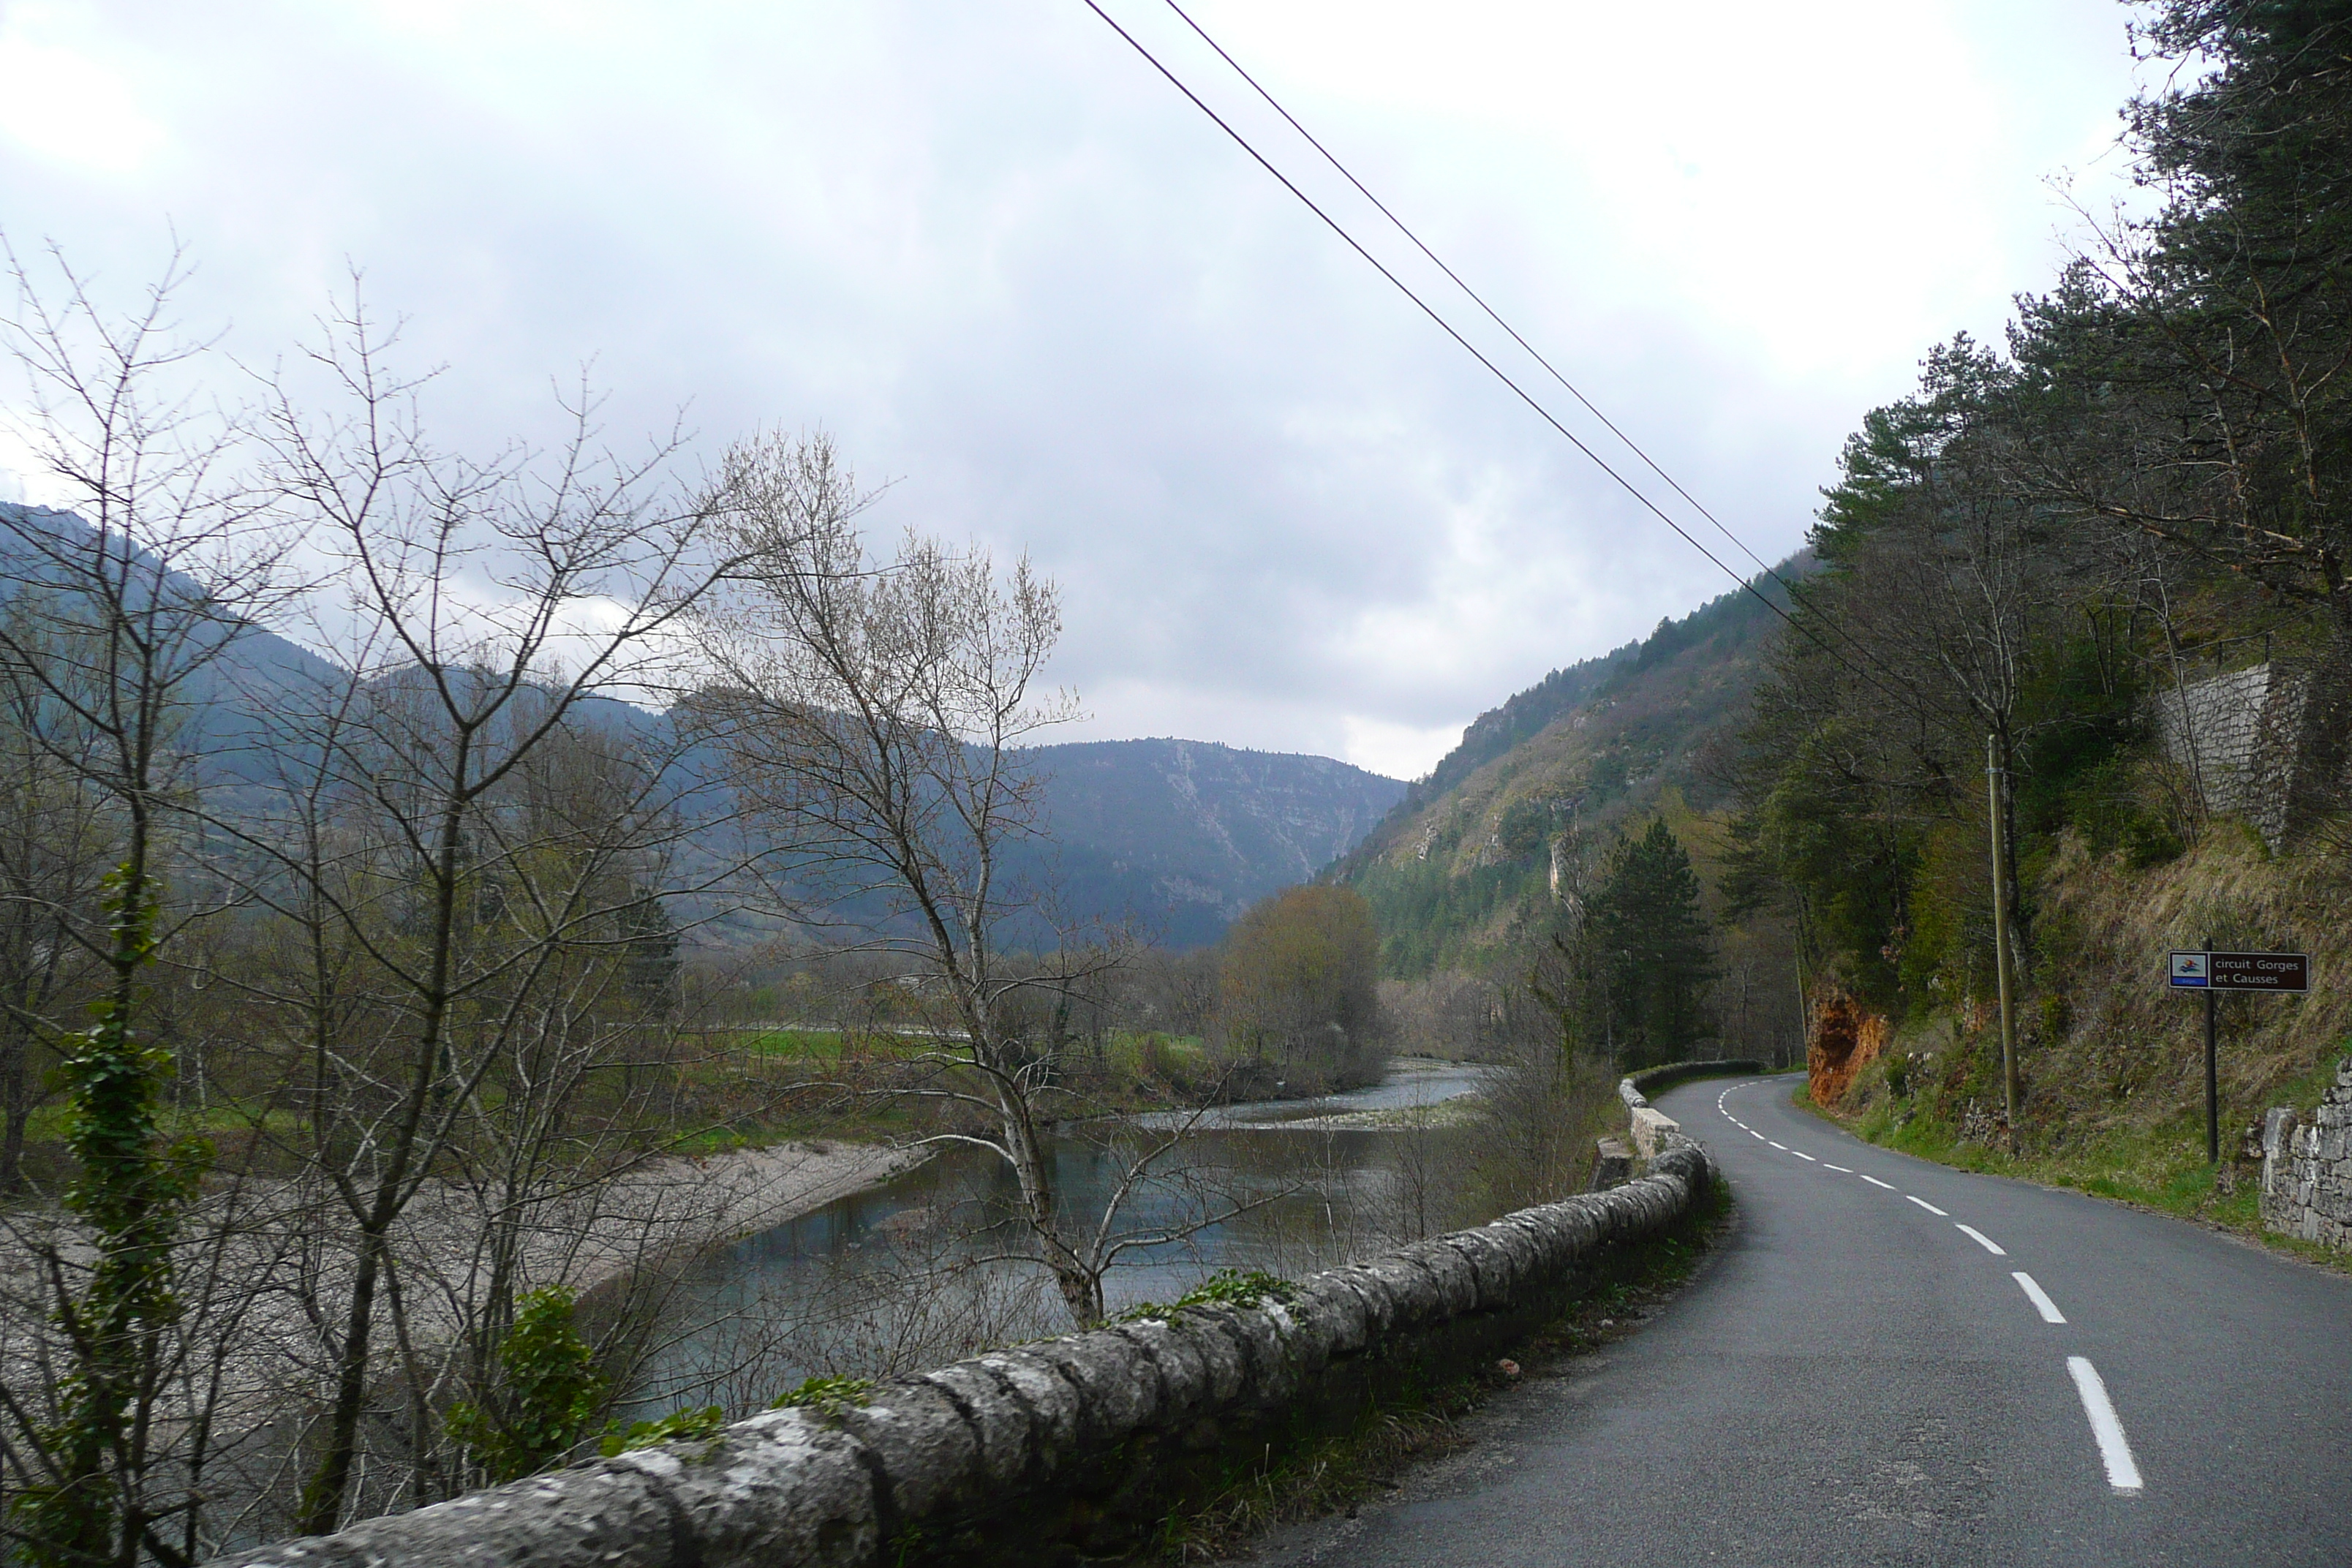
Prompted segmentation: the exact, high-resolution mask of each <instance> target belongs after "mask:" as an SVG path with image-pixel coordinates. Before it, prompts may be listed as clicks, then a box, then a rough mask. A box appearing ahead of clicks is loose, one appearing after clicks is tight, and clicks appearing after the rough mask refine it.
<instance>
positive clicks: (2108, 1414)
mask: <svg viewBox="0 0 2352 1568" xmlns="http://www.w3.org/2000/svg"><path fill="white" fill-rule="evenodd" d="M2066 1370H2067V1371H2068V1372H2069V1373H2073V1374H2074V1392H2075V1393H2076V1394H2081V1395H2082V1396H2083V1414H2084V1415H2087V1416H2089V1417H2090V1419H2091V1436H2094V1437H2095V1438H2097V1439H2098V1442H2099V1458H2100V1461H2101V1462H2102V1463H2104V1464H2105V1466H2106V1468H2107V1485H2109V1486H2111V1487H2113V1488H2115V1489H2116V1490H2117V1491H2119V1492H2124V1493H2126V1494H2131V1495H2137V1493H2138V1491H2139V1489H2140V1479H2139V1466H2138V1464H2137V1462H2135V1461H2134V1460H2133V1458H2132V1451H2131V1443H2130V1441H2129V1440H2128V1439H2126V1437H2125V1436H2124V1424H2123V1423H2122V1422H2121V1421H2119V1420H2117V1419H2116V1407H2115V1405H2113V1404H2112V1403H2110V1402H2109V1400H2108V1399H2107V1385H2106V1384H2105V1383H2103V1382H2101V1381H2100V1380H2099V1369H2098V1368H2097V1367H2095V1366H2093V1365H2092V1364H2091V1363H2090V1361H2089V1359H2088V1358H2087V1357H2084V1356H2078V1355H2070V1356H2068V1357H2067V1358H2066Z"/></svg>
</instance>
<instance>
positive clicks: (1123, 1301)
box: [633, 1061, 1481, 1414]
mask: <svg viewBox="0 0 2352 1568" xmlns="http://www.w3.org/2000/svg"><path fill="white" fill-rule="evenodd" d="M1480 1071H1481V1069H1480V1068H1475V1067H1470V1066H1465V1065H1463V1064H1459V1063H1439V1062H1423V1061H1406V1062H1400V1063H1398V1064H1396V1066H1395V1067H1394V1068H1392V1069H1391V1072H1390V1074H1389V1076H1388V1077H1387V1078H1386V1079H1383V1080H1382V1081H1381V1082H1380V1083H1378V1084H1375V1085H1373V1086H1371V1087H1370V1088H1366V1089H1353V1090H1349V1091H1348V1092H1346V1093H1342V1094H1335V1095H1330V1096H1327V1097H1324V1098H1322V1099H1318V1100H1265V1101H1257V1102H1253V1103H1248V1104H1242V1105H1234V1106H1224V1107H1220V1108H1217V1109H1216V1110H1213V1111H1211V1112H1210V1113H1208V1114H1206V1115H1204V1116H1202V1117H1201V1118H1199V1120H1198V1121H1197V1123H1196V1124H1195V1125H1194V1127H1193V1128H1192V1131H1191V1133H1190V1135H1189V1136H1187V1137H1185V1138H1184V1139H1183V1140H1182V1141H1181V1143H1179V1144H1178V1145H1177V1146H1176V1147H1175V1148H1173V1149H1172V1150H1171V1151H1170V1152H1168V1153H1167V1154H1165V1155H1164V1156H1162V1157H1161V1158H1160V1160H1159V1161H1158V1162H1157V1163H1155V1164H1154V1165H1153V1166H1152V1174H1151V1176H1150V1179H1149V1180H1147V1181H1146V1182H1144V1183H1142V1184H1139V1186H1137V1187H1136V1189H1135V1190H1134V1191H1133V1192H1132V1193H1131V1194H1130V1195H1129V1197H1128V1199H1127V1200H1126V1202H1125V1203H1124V1205H1122V1207H1121V1209H1120V1213H1119V1215H1118V1221H1117V1223H1116V1226H1115V1233H1116V1234H1117V1235H1118V1236H1120V1237H1126V1238H1129V1239H1130V1240H1132V1241H1134V1242H1135V1243H1137V1244H1136V1245H1132V1246H1130V1247H1128V1249H1127V1250H1125V1251H1124V1252H1122V1253H1121V1254H1120V1256H1119V1257H1118V1259H1117V1261H1116V1262H1115V1263H1114V1265H1113V1267H1112V1268H1111V1269H1110V1270H1109V1272H1108V1274H1107V1275H1106V1276H1105V1279H1104V1290H1105V1295H1106V1298H1107V1300H1108V1305H1109V1308H1110V1310H1112V1311H1113V1312H1117V1311H1119V1310H1123V1309H1124V1308H1126V1307H1129V1306H1130V1305H1133V1304H1134V1303H1136V1302H1139V1301H1142V1300H1169V1299H1171V1298H1173V1297H1175V1296H1178V1295H1181V1294H1182V1293H1183V1292H1184V1291H1185V1290H1188V1289H1191V1288H1192V1286H1194V1285H1196V1284H1198V1283H1199V1282H1200V1281H1201V1279H1202V1278H1204V1277H1205V1276H1206V1275H1207V1274H1209V1273H1210V1272H1211V1271H1212V1270H1214V1269H1218V1268H1263V1269H1265V1270H1267V1271H1268V1272H1270V1273H1276V1274H1283V1275H1297V1274H1300V1273H1305V1272H1309V1271H1311V1270H1313V1269H1315V1268H1323V1267H1328V1266H1329V1265H1331V1264H1333V1263H1336V1262H1339V1261H1344V1260H1346V1259H1347V1258H1354V1257H1360V1256H1363V1255H1365V1254H1366V1253H1368V1252H1373V1251H1378V1250H1380V1249H1381V1248H1383V1247H1388V1246H1391V1245H1394V1244H1395V1243H1396V1242H1397V1241H1399V1240H1402V1239H1411V1238H1413V1237H1418V1236H1422V1235H1428V1234H1433V1233H1434V1232H1435V1231H1437V1230H1441V1229H1444V1228H1445V1225H1446V1222H1447V1220H1448V1219H1449V1218H1450V1217H1451V1216H1450V1215H1447V1214H1445V1213H1444V1212H1441V1210H1440V1207H1439V1205H1438V1197H1439V1194H1441V1193H1442V1192H1443V1191H1444V1190H1446V1189H1447V1188H1448V1187H1450V1184H1449V1183H1446V1182H1444V1180H1443V1173H1444V1169H1445V1168H1446V1167H1447V1166H1448V1164H1449V1163H1451V1162H1453V1161H1454V1160H1456V1159H1458V1158H1460V1157H1461V1155H1462V1154H1463V1152H1465V1143H1466V1137H1465V1134H1466V1132H1467V1128H1466V1127H1465V1125H1464V1124H1463V1122H1462V1121H1461V1120H1460V1119H1459V1118H1457V1117H1454V1116H1450V1115H1448V1114H1447V1113H1445V1112H1444V1111H1439V1110H1436V1109H1435V1108H1437V1107H1440V1106H1444V1105H1445V1104H1447V1103H1448V1102H1450V1101H1454V1100H1460V1099H1461V1098H1463V1097H1464V1096H1466V1095H1470V1094H1473V1093H1475V1091H1476V1089H1477V1087H1478V1080H1479V1073H1480ZM1174 1120H1175V1119H1174V1118H1171V1117H1169V1116H1164V1115H1163V1116H1152V1117H1143V1118H1139V1119H1135V1120H1134V1121H1124V1122H1113V1123H1104V1124H1100V1125H1097V1126H1095V1127H1091V1128H1087V1129H1082V1130H1078V1131H1072V1132H1067V1133H1064V1134H1060V1135H1057V1136H1056V1137H1055V1139H1054V1140H1053V1141H1052V1144H1051V1151H1050V1152H1051V1154H1052V1158H1053V1161H1054V1170H1055V1186H1056V1192H1057V1196H1058V1198H1059V1201H1060V1203H1061V1205H1062V1206H1063V1210H1064V1212H1065V1213H1066V1214H1069V1215H1084V1216H1087V1220H1088V1222H1089V1223H1090V1224H1091V1223H1092V1222H1093V1221H1094V1220H1095V1218H1096V1217H1097V1216H1098V1215H1101V1213H1102V1212H1103V1209H1104V1207H1105V1205H1106V1204H1107V1203H1108V1200H1109V1198H1110V1197H1111V1195H1112V1194H1113V1192H1114V1191H1115V1189H1116V1187H1117V1185H1118V1182H1119V1181H1120V1179H1121V1177H1122V1175H1123V1174H1124V1173H1125V1172H1126V1171H1127V1170H1128V1168H1129V1164H1130V1163H1131V1162H1132V1160H1133V1158H1134V1156H1135V1154H1136V1152H1138V1151H1139V1150H1140V1149H1142V1148H1145V1147H1148V1146H1149V1145H1150V1143H1151V1142H1164V1141H1165V1140H1166V1139H1167V1134H1168V1131H1170V1128H1171V1122H1172V1121H1174ZM1365 1123H1386V1124H1385V1125H1381V1124H1375V1125H1365ZM1013 1190H1014V1189H1013V1184H1012V1180H1011V1176H1010V1173H1008V1172H1006V1170H1005V1169H1004V1167H1003V1162H1002V1161H1000V1160H999V1159H998V1158H997V1157H996V1156H995V1155H993V1154H992V1153H990V1152H987V1151H985V1150H982V1149H979V1148H974V1147H971V1146H968V1145H967V1146H957V1145H947V1146H945V1147H943V1149H942V1150H941V1152H940V1154H938V1155H937V1156H936V1157H934V1158H933V1159H932V1160H931V1161H929V1163H926V1164H924V1165H922V1166H921V1167H919V1168H918V1169H916V1170H914V1171H911V1172H908V1173H907V1174H905V1175H903V1176H900V1177H898V1178H897V1179H896V1180H894V1181H891V1182H888V1183H886V1184H882V1185H880V1186H877V1187H873V1188H869V1189H867V1190H866V1191H864V1192H859V1193H855V1194H851V1195H849V1196H847V1197H845V1198H841V1199H837V1200H836V1201H835V1202H833V1203H830V1204H827V1205H825V1206H824V1207H823V1208H820V1209H817V1210H815V1211H814V1212H812V1213H809V1214H806V1215H802V1216H800V1217H799V1218H797V1219H794V1220H792V1221H790V1222H789V1223H787V1224H784V1225H780V1226H774V1227H773V1228H772V1229H768V1230H763V1231H761V1232H758V1233H756V1234H754V1235H751V1236H747V1237H743V1238H742V1239H740V1241H736V1242H734V1243H731V1244H730V1245H728V1246H726V1247H717V1248H714V1249H712V1250H710V1251H709V1252H707V1253H705V1254H704V1255H703V1256H702V1257H701V1258H699V1259H698V1260H697V1262H696V1263H695V1264H694V1265H693V1266H692V1267H691V1268H689V1269H688V1270H687V1272H686V1273H685V1274H684V1275H683V1276H682V1277H681V1278H680V1279H679V1280H678V1291H677V1299H676V1300H674V1301H673V1303H672V1305H671V1307H670V1309H669V1310H668V1311H667V1313H666V1314H665V1321H666V1323H667V1325H668V1326H669V1328H670V1330H671V1333H670V1336H669V1338H668V1341H667V1343H666V1345H665V1346H664V1347H663V1348H662V1349H661V1350H660V1351H659V1352H656V1355H655V1357H654V1358H653V1361H652V1362H651V1363H650V1364H649V1366H648V1367H647V1369H646V1373H645V1374H644V1375H643V1376H642V1377H641V1378H639V1379H638V1380H636V1381H637V1386H638V1389H639V1392H640V1397H639V1398H638V1399H636V1400H635V1401H633V1405H635V1409H636V1410H637V1411H638V1412H639V1413H644V1412H648V1411H656V1410H658V1409H667V1408H668V1407H670V1406H671V1405H678V1404H690V1405H703V1404H712V1403H716V1404H720V1405H726V1406H727V1407H728V1408H729V1411H730V1414H740V1413H741V1412H742V1411H743V1410H746V1409H754V1408H757V1407H758V1406H759V1405H760V1404H762V1403H764V1401H765V1398H766V1397H768V1396H771V1395H772V1393H773V1392H774V1391H776V1390H778V1389H782V1388H787V1387H790V1386H792V1385H793V1384H796V1383H798V1382H799V1381H800V1380H801V1378H803V1377H804V1376H808V1375H811V1374H825V1375H844V1374H869V1373H903V1372H908V1371H914V1370H917V1369H919V1368H920V1367H921V1366H925V1365H930V1364H936V1363H939V1362H941V1361H945V1360H950V1359H953V1358H954V1357H956V1356H958V1355H962V1354H967V1353H970V1352H971V1351H972V1350H974V1349H977V1348H979V1347H981V1346H983V1345H987V1344H1000V1343H1006V1342H1013V1341H1016V1340H1020V1339H1025V1338H1034V1337H1035V1336H1036V1335H1038V1334H1041V1333H1052V1332H1058V1331H1062V1330H1064V1329H1066V1328H1067V1327H1068V1326H1069V1321H1068V1317H1067V1314H1066V1311H1065V1310H1064V1309H1063V1308H1062V1306H1061V1304H1060V1301H1059V1299H1058V1297H1056V1296H1055V1295H1054V1293H1053V1291H1052V1289H1051V1286H1050V1283H1049V1281H1048V1280H1047V1279H1046V1276H1045V1271H1044V1270H1043V1269H1042V1268H1038V1267H1037V1266H1036V1265H1035V1264H1034V1262H1030V1261H1028V1260H1027V1259H1026V1258H1023V1257H1020V1256H1017V1255H1018V1254H1020V1253H1022V1252H1024V1251H1025V1250H1027V1249H1026V1247H1024V1245H1023V1237H1022V1236H1021V1235H1020V1234H1019V1233H1018V1231H1017V1230H1015V1229H1014V1228H1013V1227H1012V1226H1008V1225H1007V1224H1006V1223H1005V1218H1004V1216H1005V1215H1006V1213H1007V1212H1008V1204H1009V1200H1010V1198H1011V1197H1012V1195H1013ZM1236 1211H1238V1212H1236ZM1216 1216H1223V1217H1216ZM1204 1221H1206V1222H1208V1223H1203V1222H1204ZM1178 1232H1183V1233H1185V1234H1182V1235H1181V1236H1179V1235H1176V1234H1175V1233H1178ZM1155 1236H1158V1237H1168V1239H1160V1240H1156V1241H1155V1240H1150V1237H1155Z"/></svg>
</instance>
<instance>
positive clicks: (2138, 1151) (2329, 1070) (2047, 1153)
mask: <svg viewBox="0 0 2352 1568" xmlns="http://www.w3.org/2000/svg"><path fill="white" fill-rule="evenodd" d="M2334 1073H2335V1066H2334V1063H2333V1062H2332V1061H2331V1062H2330V1063H2329V1064H2328V1065H2327V1066H2326V1067H2325V1068H2320V1069H2317V1070H2316V1071H2315V1073H2314V1074H2313V1075H2312V1080H2311V1082H2309V1083H2308V1084H2294V1085H2290V1086H2289V1087H2288V1089H2287V1090H2286V1092H2285V1094H2284V1095H2283V1096H2282V1099H2283V1100H2288V1101H2290V1102H2292V1103H2296V1104H2308V1103H2310V1102H2311V1101H2313V1100H2316V1099H2317V1098H2318V1094H2319V1090H2320V1088H2321V1087H2322V1086H2323V1085H2324V1084H2325V1082H2326V1079H2328V1078H2330V1077H2332V1076H2333V1075H2334ZM2306 1090H2307V1091H2308V1092H2307V1093H2305V1091H2306ZM1790 1100H1791V1103H1793V1104H1795V1105H1797V1106H1799V1107H1801V1108H1802V1109H1804V1110H1810V1111H1811V1112H1812V1113H1813V1114H1814V1115H1816V1116H1819V1117H1821V1118H1822V1119H1823V1120H1824V1121H1831V1122H1834V1123H1835V1124H1836V1125H1838V1126H1840V1127H1843V1128H1844V1129H1845V1130H1846V1131H1849V1132H1851V1133H1853V1134H1854V1135H1855V1136H1856V1137H1858V1138H1863V1139H1865V1140H1867V1141H1868V1142H1873V1143H1875V1144H1877V1145H1879V1146H1880V1147H1881V1148H1885V1149H1892V1150H1895V1152H1898V1153H1904V1154H1915V1155H1916V1156H1918V1157H1919V1158H1920V1159H1923V1160H1932V1161H1934V1162H1936V1163H1937V1164H1941V1165H1950V1166H1953V1167H1955V1168H1957V1169H1958V1170H1963V1171H1977V1172H1981V1173H1985V1174H1988V1175H1995V1176H2014V1177H2017V1178H2018V1179H2020V1180H2021V1181H2028V1182H2039V1183H2041V1184H2043V1185H2045V1186H2052V1187H2067V1188H2071V1189H2073V1190H2074V1191H2075V1192H2079V1193H2087V1194H2090V1195H2091V1196H2093V1197H2098V1198H2106V1199H2108V1200H2110V1201H2112V1202H2115V1203H2121V1204H2128V1205H2131V1206H2132V1207H2134V1208H2142V1209H2147V1210H2150V1211H2152V1212H2154V1213H2157V1214H2167V1215H2173V1216H2174V1217H2175V1218H2178V1219H2185V1220H2189V1221H2191V1222H2193V1223H2195V1224H2199V1225H2203V1226H2211V1227H2212V1228H2213V1229H2216V1230H2223V1231H2228V1232H2229V1233H2231V1235H2233V1236H2240V1237H2245V1238H2246V1239H2247V1240H2249V1241H2254V1242H2259V1243H2260V1244H2262V1245H2263V1246H2264V1247H2269V1248H2271V1249H2272V1250H2273V1251H2276V1252H2281V1253H2285V1254H2287V1255H2289V1256H2291V1257H2294V1258H2303V1259H2305V1261H2308V1262H2312V1263H2317V1264H2320V1265H2323V1266H2324V1267H2326V1268H2333V1269H2336V1270H2337V1271H2338V1272H2341V1273H2347V1274H2352V1254H2347V1253H2344V1252H2340V1251H2337V1250H2336V1249H2335V1248H2333V1247H2320V1246H2317V1245H2315V1244H2314V1243H2312V1242H2307V1241H2304V1240H2301V1239H2299V1238H2297V1237H2286V1236H2281V1235H2279V1234H2277V1233H2276V1232H2274V1231H2271V1230H2267V1229H2264V1228H2263V1222H2262V1214H2261V1209H2260V1193H2261V1182H2262V1167H2261V1165H2260V1163H2250V1162H2247V1161H2244V1160H2242V1159H2236V1158H2233V1157H2232V1156H2233V1155H2235V1154H2236V1153H2237V1152H2238V1151H2237V1150H2236V1149H2234V1148H2233V1147H2232V1144H2233V1142H2235V1140H2234V1139H2233V1138H2232V1137H2231V1130H2230V1129H2229V1128H2227V1127H2224V1128H2223V1130H2222V1148H2221V1157H2222V1158H2221V1164H2220V1165H2218V1166H2215V1165H2210V1164H2208V1163H2206V1160H2205V1122H2204V1118H2203V1116H2202V1114H2201V1112H2200V1113H2199V1114H2197V1115H2195V1116H2189V1115H2181V1116H2176V1117H2173V1118H2171V1119H2169V1120H2168V1121H2163V1122H2159V1123H2158V1124H2157V1125H2155V1126H2153V1127H2150V1128H2146V1129H2132V1130H2126V1129H2107V1130H2105V1131H2101V1132H2099V1133H2098V1134H2096V1135H2095V1136H2092V1137H2089V1138H2085V1139H2082V1140H2080V1141H2077V1142H2073V1143H2070V1144H2068V1145H2067V1146H2065V1147H2063V1148H2060V1149H2056V1150H2039V1151H2037V1150H2033V1149H2031V1148H2029V1149H2027V1150H2025V1151H2024V1152H2021V1153H2019V1154H2016V1155H2013V1156H2012V1155H2011V1154H2010V1153H2009V1152H2007V1151H2005V1150H2003V1149H2000V1148H1999V1147H1996V1146H1994V1145H1991V1144H1988V1143H1985V1142H1980V1141H1979V1140H1976V1139H1970V1138H1964V1137H1962V1136H1960V1134H1959V1131H1958V1129H1956V1128H1954V1127H1953V1126H1951V1125H1950V1124H1949V1123H1948V1122H1947V1121H1944V1120H1943V1119H1942V1118H1940V1117H1937V1115H1935V1114H1934V1113H1933V1112H1932V1111H1931V1110H1928V1109H1927V1108H1926V1107H1925V1106H1923V1105H1922V1104H1921V1103H1920V1102H1919V1101H1918V1100H1914V1099H1907V1098H1905V1097H1902V1096H1898V1095H1886V1094H1882V1095H1875V1096H1871V1097H1868V1098H1867V1099H1865V1100H1864V1104H1863V1106H1862V1107H1861V1108H1860V1109H1859V1110H1844V1109H1843V1108H1828V1107H1823V1106H1820V1105H1816V1104H1815V1103H1813V1098H1812V1096H1811V1093H1810V1092H1808V1089H1807V1086H1806V1085H1805V1084H1803V1083H1800V1084H1799V1085H1798V1086H1797V1089H1796V1092H1795V1093H1794V1094H1793V1095H1791V1096H1790Z"/></svg>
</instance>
